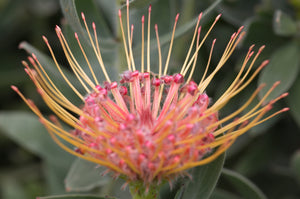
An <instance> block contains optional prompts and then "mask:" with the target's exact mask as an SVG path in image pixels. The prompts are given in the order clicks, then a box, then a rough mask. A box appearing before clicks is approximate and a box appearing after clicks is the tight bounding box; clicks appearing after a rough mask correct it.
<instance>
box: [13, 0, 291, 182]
mask: <svg viewBox="0 0 300 199" xmlns="http://www.w3.org/2000/svg"><path fill="white" fill-rule="evenodd" d="M150 15H151V6H150V7H149V13H148V24H147V26H148V30H147V32H148V34H147V39H146V45H147V46H146V49H147V50H146V53H144V43H145V42H144V23H145V20H144V16H143V17H142V35H143V37H142V38H143V39H142V53H141V60H142V62H141V65H140V67H138V68H139V69H137V67H136V62H135V60H134V56H133V52H132V33H133V26H132V27H131V28H130V23H129V6H128V3H127V15H126V17H127V18H126V19H127V20H126V21H127V24H126V26H127V27H126V31H127V32H126V33H125V31H124V28H123V24H122V16H121V11H119V18H120V25H121V31H122V37H123V42H124V49H125V54H126V59H127V66H128V71H125V72H124V73H122V74H121V80H120V82H118V83H117V82H112V81H111V79H110V77H109V74H108V73H107V71H106V69H105V66H104V63H103V60H102V56H101V48H100V47H99V45H98V43H99V41H98V38H97V33H96V26H95V24H94V23H93V24H92V27H93V30H94V33H90V32H89V28H88V25H87V23H86V20H85V17H84V15H83V14H82V19H83V22H84V24H85V27H86V31H87V33H88V36H89V40H90V44H91V46H92V48H93V50H94V53H95V55H96V57H97V59H98V61H99V65H100V66H101V69H102V71H103V74H104V75H105V77H106V79H105V81H104V83H103V84H100V80H98V78H97V74H95V73H94V70H93V67H95V66H92V65H91V64H90V62H89V60H88V59H87V57H86V55H85V51H84V49H83V47H82V46H81V43H80V40H79V37H78V35H77V34H76V33H75V38H76V39H77V41H78V44H79V48H80V49H81V51H82V54H83V56H84V57H85V59H86V63H87V65H88V66H89V72H90V73H91V74H92V78H90V77H88V75H87V74H86V72H85V71H84V70H83V69H82V68H81V66H80V65H79V64H78V62H77V60H76V58H75V57H74V55H73V53H72V51H71V50H70V48H69V45H68V43H67V41H66V39H65V37H64V35H63V33H62V31H61V29H60V28H59V27H58V26H57V27H56V29H55V30H56V33H57V36H58V38H59V41H60V43H61V46H62V48H63V50H64V53H65V56H66V58H67V60H68V62H69V65H70V67H71V69H72V70H73V72H74V74H75V75H76V77H77V79H78V81H79V82H80V83H81V84H82V86H83V87H84V88H85V90H86V93H87V94H82V93H80V92H79V91H78V90H77V88H75V87H74V86H73V85H72V83H71V82H70V81H69V80H68V78H67V77H66V76H65V75H64V73H63V72H62V70H61V67H60V65H59V64H58V62H57V60H56V58H55V56H54V53H53V51H52V49H51V47H50V45H49V43H48V40H47V39H46V37H43V39H44V41H45V43H46V44H47V46H48V48H49V50H50V53H51V55H52V58H53V60H54V62H55V64H56V66H57V69H58V70H59V72H60V74H61V75H62V77H63V78H64V80H65V82H66V83H67V84H68V85H69V87H70V88H71V89H72V90H73V91H74V93H75V94H76V95H77V97H78V98H80V99H81V100H82V104H83V106H82V107H77V106H75V105H74V104H73V103H72V102H71V101H70V100H69V99H67V98H66V97H65V96H64V94H63V93H62V92H61V91H60V90H59V89H58V88H57V87H56V85H55V82H53V81H52V80H51V78H50V77H49V76H48V75H47V73H46V71H45V70H44V69H43V66H42V65H41V64H40V62H39V60H38V58H37V57H36V56H35V55H34V54H32V57H29V62H30V63H31V65H32V66H33V68H31V67H30V66H29V64H28V63H27V62H25V61H23V65H24V66H25V71H26V72H27V74H28V75H29V76H30V78H31V79H32V81H33V83H34V84H35V86H36V88H37V91H38V92H39V94H40V95H41V97H42V98H43V100H44V102H45V103H46V104H47V105H48V107H49V108H50V109H51V110H52V111H53V112H54V113H55V115H56V116H50V117H49V119H47V118H46V117H45V116H43V114H42V113H41V112H40V111H39V109H38V108H37V107H36V106H35V104H34V103H33V102H32V101H31V100H30V99H26V98H25V97H24V96H23V94H22V93H21V92H20V91H19V90H18V89H17V88H16V87H15V86H12V88H13V89H14V90H15V91H16V92H17V93H18V94H19V95H20V96H21V97H22V99H23V100H24V101H25V102H26V103H27V105H28V106H29V107H30V108H31V110H32V111H33V112H34V113H35V114H36V115H37V116H38V117H39V118H40V121H41V122H42V123H43V124H44V125H45V127H46V128H47V129H48V131H49V133H50V135H51V136H52V137H53V139H54V140H55V141H56V142H57V143H58V145H60V146H61V147H62V148H63V149H65V150H66V151H68V152H70V153H72V154H74V155H76V156H78V157H81V158H83V159H86V160H88V161H91V162H95V163H97V164H99V165H102V166H105V167H107V168H108V171H111V172H113V173H114V174H115V176H119V175H122V176H126V179H127V181H128V182H129V183H130V182H135V181H141V182H143V183H144V184H146V185H150V184H152V183H153V182H158V183H159V182H161V181H162V180H170V179H172V178H174V177H176V176H178V175H181V174H185V171H186V170H187V169H190V168H192V167H196V166H200V165H204V164H207V163H209V162H211V161H213V160H214V159H215V158H217V157H218V156H219V155H220V154H222V153H223V152H224V151H225V150H226V149H228V147H229V146H230V145H231V144H232V143H233V142H234V141H235V139H236V138H237V137H238V136H240V135H242V134H243V133H245V132H246V131H248V130H249V129H250V128H252V127H254V126H256V125H258V124H260V123H262V122H264V121H266V120H268V119H270V118H271V117H274V116H275V115H277V114H279V113H281V112H284V111H287V110H288V108H284V109H282V110H280V111H278V112H276V113H274V114H272V115H269V116H267V117H264V115H265V114H266V113H267V112H268V111H269V110H270V109H271V108H272V105H273V104H274V103H275V102H276V101H278V100H279V99H281V98H283V97H285V96H286V95H287V94H286V93H285V94H283V95H281V96H279V97H278V98H276V99H274V100H272V101H270V102H268V103H265V102H264V101H265V99H266V98H267V97H268V95H269V94H270V93H271V92H272V90H273V89H274V88H275V87H276V86H277V85H278V82H276V83H275V84H274V85H273V86H272V87H271V89H270V90H269V91H268V92H267V93H266V95H265V96H264V97H263V98H262V99H261V100H260V101H259V102H258V103H257V104H256V105H255V106H254V107H252V108H249V105H250V103H251V102H253V99H255V97H256V96H257V94H258V92H259V91H260V90H261V89H262V87H263V86H264V85H261V86H260V87H258V88H257V89H256V91H255V92H254V93H253V94H252V95H251V97H250V98H249V99H248V100H247V101H246V102H245V104H244V105H243V106H241V107H240V108H239V109H237V110H236V111H234V112H233V113H231V114H230V115H228V116H226V117H224V118H219V117H218V112H219V111H220V110H221V109H222V108H223V107H224V106H225V105H226V104H227V103H228V102H229V101H230V100H231V99H232V98H233V97H235V96H236V95H237V94H239V93H240V92H241V91H242V90H243V89H244V88H246V87H247V86H248V85H249V84H250V82H251V81H252V80H253V79H254V78H255V77H256V76H257V74H258V73H259V72H260V71H261V70H262V68H263V67H264V66H266V65H267V63H268V61H264V62H263V63H262V64H261V65H260V66H259V67H257V69H256V70H255V71H254V73H252V74H251V73H250V72H251V70H252V68H253V66H254V63H255V61H256V59H257V57H258V56H259V54H260V53H261V51H262V50H263V48H264V47H261V48H260V49H259V51H258V52H257V53H255V52H254V51H253V47H254V46H251V47H250V48H249V51H248V53H247V54H246V56H245V58H244V61H243V63H242V66H241V69H240V71H239V73H238V74H237V76H236V77H235V79H234V80H233V81H232V83H231V85H230V86H229V87H228V88H227V89H226V91H225V92H224V93H223V94H222V95H221V97H220V98H219V99H216V100H214V101H215V102H214V103H210V99H209V97H208V96H207V94H206V93H205V90H206V88H207V87H208V86H209V84H210V82H211V81H212V79H213V78H214V76H215V74H216V73H217V72H218V71H219V70H220V69H221V68H222V66H223V65H224V64H225V62H226V61H227V60H228V59H229V57H230V56H231V54H232V53H233V51H234V50H235V48H236V46H237V44H238V43H239V41H240V40H241V38H242V37H243V35H244V32H242V29H243V27H241V28H240V29H239V30H238V31H237V32H236V33H234V34H233V35H232V36H231V38H230V40H229V42H228V44H227V46H226V48H225V50H224V53H223V55H222V56H221V58H220V61H219V63H218V64H217V66H215V68H214V69H213V71H212V72H211V73H210V74H209V72H208V68H209V66H210V60H211V56H212V52H213V48H214V45H215V42H216V40H214V41H213V43H212V46H211V51H210V54H209V57H208V62H207V66H206V69H205V72H204V74H203V76H202V78H201V80H200V82H194V81H192V80H191V79H192V75H193V73H194V71H195V66H196V61H197V56H198V52H199V50H200V48H201V47H202V45H203V43H204V42H205V40H206V38H207V36H208V34H209V33H210V32H211V30H212V29H213V27H214V25H215V24H216V22H217V21H218V19H219V18H220V15H219V16H217V17H216V19H215V21H214V22H213V24H212V25H211V27H210V29H209V30H208V32H207V33H206V34H205V36H204V37H203V38H202V39H200V30H201V29H200V27H199V22H200V19H201V16H202V13H201V14H200V15H199V18H198V22H197V24H196V27H195V31H194V35H193V38H192V41H191V44H190V48H189V50H188V52H187V56H186V59H185V61H184V64H183V65H182V67H181V70H180V71H178V73H177V74H174V75H168V66H169V61H170V59H171V51H172V47H173V41H174V33H175V29H176V24H177V21H178V17H179V15H177V16H176V19H175V24H174V29H173V33H172V38H171V42H170V47H169V52H168V55H167V58H166V62H165V64H164V65H163V63H162V56H161V51H160V42H159V36H158V27H157V25H155V31H156V37H157V44H158V55H159V60H158V65H159V71H158V73H157V74H155V73H153V72H151V68H150V41H149V40H150ZM125 35H127V36H125ZM145 54H146V55H147V56H146V58H147V59H146V61H145V59H144V58H145ZM144 61H145V62H146V66H144ZM245 109H247V110H249V111H248V112H247V113H246V114H244V115H242V116H240V114H241V113H242V112H243V111H244V110H245ZM75 115H77V116H79V117H76V116H75ZM237 116H239V117H237ZM57 117H58V118H59V119H60V120H61V121H63V122H64V123H66V124H68V125H69V126H70V127H72V128H73V129H74V130H72V131H71V132H68V131H67V130H65V129H64V128H63V126H62V125H60V123H59V120H58V118H57ZM58 137H59V138H58ZM61 139H63V140H65V141H66V142H68V143H70V144H71V145H73V146H74V147H75V149H71V148H69V147H68V146H69V145H68V146H66V145H65V144H64V143H63V142H61Z"/></svg>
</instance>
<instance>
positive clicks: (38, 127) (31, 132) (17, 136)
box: [0, 111, 72, 165]
mask: <svg viewBox="0 0 300 199" xmlns="http://www.w3.org/2000/svg"><path fill="white" fill-rule="evenodd" d="M0 129H1V130H2V132H3V133H4V134H5V135H6V136H8V137H9V138H11V139H12V140H14V141H16V142H17V143H19V144H20V145H21V146H23V147H24V148H26V149H28V150H30V151H31V152H32V153H34V154H36V155H38V156H40V157H41V158H44V159H46V160H48V161H50V162H53V163H55V164H56V165H65V164H69V163H70V161H71V160H72V158H71V157H72V156H71V155H70V154H68V153H67V152H64V151H63V150H62V149H61V148H60V147H59V146H57V145H56V143H54V141H53V140H52V138H51V137H50V135H49V134H48V132H47V131H46V129H45V127H44V126H43V125H42V124H41V123H40V122H39V120H38V118H37V117H36V116H35V115H34V114H32V113H27V112H21V111H10V112H4V111H2V112H0Z"/></svg>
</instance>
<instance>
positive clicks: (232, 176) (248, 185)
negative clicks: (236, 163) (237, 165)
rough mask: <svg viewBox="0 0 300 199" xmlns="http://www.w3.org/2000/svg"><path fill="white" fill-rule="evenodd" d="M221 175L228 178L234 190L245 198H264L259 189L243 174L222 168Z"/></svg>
mask: <svg viewBox="0 0 300 199" xmlns="http://www.w3.org/2000/svg"><path fill="white" fill-rule="evenodd" d="M222 175H223V176H224V177H225V178H227V179H228V181H229V182H230V183H231V184H232V185H233V187H234V188H235V190H236V191H238V192H239V193H240V194H241V195H242V196H243V198H245V199H266V196H265V195H264V194H263V193H262V192H261V190H260V189H259V188H258V187H257V186H256V185H254V184H253V183H252V182H251V181H250V180H248V179H247V178H245V177H244V176H242V175H240V174H238V173H236V172H234V171H230V170H228V169H224V168H223V170H222Z"/></svg>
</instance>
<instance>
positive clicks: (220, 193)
mask: <svg viewBox="0 0 300 199" xmlns="http://www.w3.org/2000/svg"><path fill="white" fill-rule="evenodd" d="M209 199H241V198H240V197H238V196H236V195H234V194H232V193H230V192H228V191H225V190H222V189H215V190H214V192H213V193H212V195H211V197H210V198H209Z"/></svg>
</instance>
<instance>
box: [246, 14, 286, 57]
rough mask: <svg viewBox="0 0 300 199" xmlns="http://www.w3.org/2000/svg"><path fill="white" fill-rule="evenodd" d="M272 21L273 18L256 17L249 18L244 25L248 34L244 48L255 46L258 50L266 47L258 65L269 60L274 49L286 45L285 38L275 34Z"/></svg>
mask: <svg viewBox="0 0 300 199" xmlns="http://www.w3.org/2000/svg"><path fill="white" fill-rule="evenodd" d="M272 20H273V18H272V17H269V16H254V17H252V18H248V19H247V20H246V21H245V23H244V26H245V28H244V31H245V32H246V34H245V37H244V39H243V40H242V43H243V46H247V47H248V46H251V45H253V44H255V45H256V49H258V48H259V47H260V46H262V45H265V46H266V48H265V49H264V51H263V52H262V53H261V55H260V56H259V58H258V60H257V61H256V63H261V62H262V61H263V60H265V59H269V58H270V56H271V54H272V53H273V51H274V49H277V48H278V47H280V46H282V45H284V44H286V39H285V38H283V37H280V36H278V35H276V34H275V33H274V32H273V28H272Z"/></svg>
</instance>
